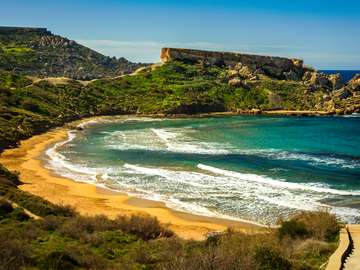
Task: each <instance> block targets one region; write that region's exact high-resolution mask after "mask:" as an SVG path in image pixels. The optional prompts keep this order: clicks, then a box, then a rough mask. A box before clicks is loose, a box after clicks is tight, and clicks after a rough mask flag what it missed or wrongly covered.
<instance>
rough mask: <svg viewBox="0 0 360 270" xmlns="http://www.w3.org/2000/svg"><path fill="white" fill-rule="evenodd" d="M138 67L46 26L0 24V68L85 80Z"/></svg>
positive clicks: (43, 75) (28, 73)
mask: <svg viewBox="0 0 360 270" xmlns="http://www.w3.org/2000/svg"><path fill="white" fill-rule="evenodd" d="M140 66H141V64H139V63H131V62H130V61H128V60H126V59H125V58H119V59H116V58H111V57H108V56H104V55H102V54H100V53H98V52H95V51H93V50H91V49H89V48H87V47H85V46H82V45H80V44H78V43H76V42H75V41H73V40H69V39H67V38H64V37H61V36H58V35H54V34H52V33H51V32H49V31H47V30H46V29H45V28H22V27H0V70H6V71H14V72H16V73H19V74H23V75H31V76H39V77H59V76H65V77H70V78H75V79H83V80H88V79H94V78H101V77H108V76H116V75H122V74H126V73H131V72H132V71H134V70H135V69H136V68H138V67H140Z"/></svg>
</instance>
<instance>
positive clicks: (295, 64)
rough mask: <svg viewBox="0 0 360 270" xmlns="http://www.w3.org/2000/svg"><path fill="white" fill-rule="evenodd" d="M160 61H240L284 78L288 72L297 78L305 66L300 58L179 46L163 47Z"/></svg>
mask: <svg viewBox="0 0 360 270" xmlns="http://www.w3.org/2000/svg"><path fill="white" fill-rule="evenodd" d="M160 58H161V61H162V62H164V63H166V62H168V61H171V60H178V61H185V62H198V61H201V62H205V63H207V64H209V65H218V66H228V67H234V66H236V65H237V64H239V63H241V64H242V65H243V66H248V67H249V68H250V69H251V70H252V71H253V72H255V73H265V74H266V75H269V76H271V77H275V78H279V79H285V78H287V77H288V76H289V75H290V74H291V76H293V77H298V78H299V79H300V78H301V77H302V76H303V74H304V73H305V71H306V68H305V67H304V66H303V61H302V60H300V59H289V58H284V57H276V56H264V55H253V54H243V53H235V52H216V51H203V50H192V49H179V48H163V49H162V50H161V56H160Z"/></svg>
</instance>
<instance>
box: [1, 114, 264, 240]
mask: <svg viewBox="0 0 360 270" xmlns="http://www.w3.org/2000/svg"><path fill="white" fill-rule="evenodd" d="M94 120H96V119H86V120H83V121H82V122H85V121H94ZM80 123H81V122H79V121H77V122H73V123H71V124H68V125H66V126H65V127H62V128H56V129H53V130H51V131H49V132H47V133H44V134H41V135H37V136H34V137H32V138H30V139H27V140H24V141H22V142H21V144H20V146H19V147H18V148H15V149H8V150H6V151H4V152H3V153H2V154H1V156H0V163H2V164H3V165H4V166H6V167H7V168H8V169H9V170H12V171H17V172H19V173H20V179H21V181H22V182H23V183H24V184H23V185H21V186H19V188H20V189H22V190H24V191H27V192H30V193H32V194H35V195H38V196H40V197H42V198H44V199H47V200H49V201H51V202H53V203H60V204H69V205H72V206H74V207H75V208H76V209H77V211H79V212H80V213H81V214H84V215H97V214H104V215H107V216H108V217H110V218H114V217H116V216H117V215H123V214H132V213H137V214H150V215H153V216H156V217H157V218H158V219H159V221H160V222H161V223H163V224H169V227H170V229H172V230H173V231H174V232H175V233H176V234H177V235H178V236H179V237H182V238H184V239H195V240H201V239H204V238H205V236H206V234H207V233H209V232H211V231H223V230H226V229H227V228H228V227H231V228H234V229H237V230H242V231H247V232H252V231H254V230H258V229H260V228H261V227H259V226H256V225H254V224H252V223H247V222H241V221H233V220H226V219H221V218H213V217H204V216H198V215H192V214H188V213H183V212H178V211H174V210H172V209H170V208H168V207H166V205H165V204H164V203H162V202H157V201H150V200H146V199H140V198H135V197H130V196H128V195H127V194H124V193H121V192H116V191H113V190H109V189H105V188H101V187H98V186H96V185H92V184H88V183H81V182H75V181H73V180H72V179H68V178H64V177H61V176H59V175H55V174H54V173H53V172H52V171H51V170H49V169H47V168H45V167H44V161H43V154H44V151H45V150H46V149H48V148H49V147H51V146H52V145H54V144H55V143H57V142H59V141H63V140H66V138H67V136H68V131H69V129H70V128H71V127H74V126H76V125H78V124H80Z"/></svg>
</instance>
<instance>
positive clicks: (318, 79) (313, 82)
mask: <svg viewBox="0 0 360 270" xmlns="http://www.w3.org/2000/svg"><path fill="white" fill-rule="evenodd" d="M303 80H304V81H305V84H307V85H308V88H309V90H310V91H316V90H319V89H325V90H332V89H333V84H332V82H331V81H330V80H329V78H328V76H327V75H325V74H324V73H319V72H311V73H310V74H309V73H308V72H305V74H304V76H303Z"/></svg>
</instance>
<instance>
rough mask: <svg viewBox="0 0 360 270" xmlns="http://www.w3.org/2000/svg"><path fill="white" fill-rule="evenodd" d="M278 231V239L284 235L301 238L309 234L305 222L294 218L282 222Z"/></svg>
mask: <svg viewBox="0 0 360 270" xmlns="http://www.w3.org/2000/svg"><path fill="white" fill-rule="evenodd" d="M278 233H279V238H280V239H283V238H284V237H285V236H289V237H291V238H297V237H301V238H303V237H306V236H308V235H309V232H308V230H307V229H306V226H305V224H304V223H303V222H301V221H297V220H294V219H291V220H289V221H284V222H282V223H281V226H280V228H279V231H278Z"/></svg>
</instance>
